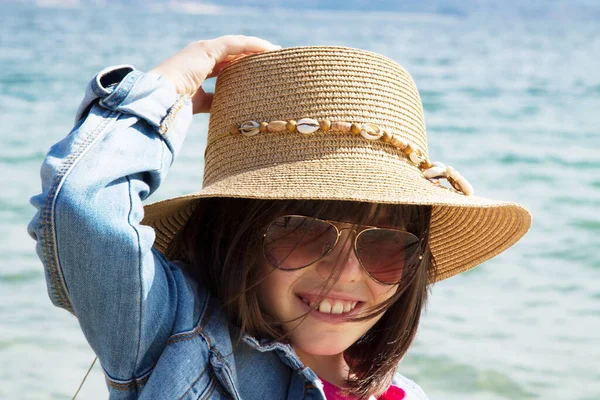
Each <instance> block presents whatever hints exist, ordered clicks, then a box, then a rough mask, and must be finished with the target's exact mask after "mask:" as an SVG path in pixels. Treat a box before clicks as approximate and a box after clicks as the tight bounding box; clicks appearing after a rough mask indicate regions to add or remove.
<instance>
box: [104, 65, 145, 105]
mask: <svg viewBox="0 0 600 400" xmlns="http://www.w3.org/2000/svg"><path fill="white" fill-rule="evenodd" d="M136 72H137V71H135V70H134V71H132V72H130V73H129V74H127V76H126V77H125V78H124V79H123V80H122V81H121V83H119V85H118V86H117V88H115V89H118V90H114V91H113V92H112V93H111V94H109V95H108V96H107V97H105V98H103V99H102V100H100V104H102V105H103V106H104V107H106V108H109V109H112V110H115V111H116V109H117V108H118V107H120V106H121V104H123V102H124V101H125V99H127V96H129V93H130V92H131V89H132V88H133V86H134V85H135V84H136V83H137V81H139V80H140V79H141V78H142V76H143V74H142V73H136ZM121 86H122V87H121ZM111 96H114V97H115V98H114V99H111V98H110V97H111ZM106 99H108V102H106V101H105V100H106Z"/></svg>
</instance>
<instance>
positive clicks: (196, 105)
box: [192, 87, 213, 114]
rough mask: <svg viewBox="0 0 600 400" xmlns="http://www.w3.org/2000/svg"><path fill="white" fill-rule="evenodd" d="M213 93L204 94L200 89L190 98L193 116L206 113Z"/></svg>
mask: <svg viewBox="0 0 600 400" xmlns="http://www.w3.org/2000/svg"><path fill="white" fill-rule="evenodd" d="M212 100H213V93H210V92H209V93H206V92H205V91H204V89H203V88H202V87H200V88H198V90H196V93H194V95H193V96H192V112H193V113H194V114H198V113H207V112H209V111H210V107H211V106H212Z"/></svg>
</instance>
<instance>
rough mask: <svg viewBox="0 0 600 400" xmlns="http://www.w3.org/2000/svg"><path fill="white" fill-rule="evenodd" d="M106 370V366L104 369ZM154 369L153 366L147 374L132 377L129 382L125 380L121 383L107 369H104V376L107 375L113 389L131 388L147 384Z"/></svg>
mask: <svg viewBox="0 0 600 400" xmlns="http://www.w3.org/2000/svg"><path fill="white" fill-rule="evenodd" d="M102 370H103V371H104V368H103V369H102ZM153 370H154V367H152V368H151V369H150V370H149V371H148V372H146V373H145V374H143V375H142V376H141V377H138V378H133V379H131V380H130V381H129V382H124V383H120V382H117V381H115V380H114V379H113V378H111V377H110V376H109V375H108V373H107V372H106V371H104V376H105V377H106V381H107V382H108V384H109V385H110V387H112V388H113V389H116V390H129V389H131V388H132V387H142V386H144V385H145V384H146V382H147V381H148V379H150V374H151V373H152V371H153Z"/></svg>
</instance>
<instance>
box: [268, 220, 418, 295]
mask: <svg viewBox="0 0 600 400" xmlns="http://www.w3.org/2000/svg"><path fill="white" fill-rule="evenodd" d="M343 225H347V226H351V227H352V226H354V225H353V224H350V223H344V222H336V221H330V220H323V219H319V218H313V217H307V216H303V215H284V216H281V217H278V218H276V219H275V220H274V221H272V222H271V223H270V224H269V225H268V227H267V230H266V232H265V234H264V242H263V252H264V256H265V259H266V260H267V261H268V262H269V263H270V264H271V265H272V266H273V267H275V268H278V269H282V270H287V271H291V270H297V269H301V268H305V267H308V266H309V265H311V264H314V263H315V262H317V261H319V260H321V259H322V258H323V257H325V256H326V255H327V254H329V253H330V252H331V250H332V249H333V248H334V247H335V245H336V244H337V242H338V241H339V238H340V236H341V234H342V231H344V230H350V231H352V232H354V234H355V237H354V243H353V248H354V253H355V254H356V257H357V258H358V260H359V261H360V264H361V265H362V267H363V268H364V270H365V271H366V272H367V273H368V274H369V275H370V276H371V278H373V279H374V280H375V281H377V282H379V283H383V284H386V285H394V284H397V283H400V281H402V276H403V273H404V270H405V264H407V263H414V257H415V255H417V254H419V253H418V252H419V250H420V247H421V246H420V244H421V241H420V240H419V238H418V237H416V236H415V235H413V234H412V233H410V232H406V231H402V230H399V229H391V228H377V227H365V228H364V229H360V230H359V231H356V230H355V229H353V228H348V227H346V228H341V229H340V228H339V226H343ZM418 258H419V259H421V258H422V255H420V254H419V257H418Z"/></svg>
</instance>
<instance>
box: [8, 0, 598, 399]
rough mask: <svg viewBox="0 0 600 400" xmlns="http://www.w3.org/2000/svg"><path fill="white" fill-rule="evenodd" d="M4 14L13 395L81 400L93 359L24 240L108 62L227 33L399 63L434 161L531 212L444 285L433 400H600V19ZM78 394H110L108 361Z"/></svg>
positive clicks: (434, 326)
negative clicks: (35, 202) (47, 169)
mask: <svg viewBox="0 0 600 400" xmlns="http://www.w3.org/2000/svg"><path fill="white" fill-rule="evenodd" d="M46 3H48V2H46ZM71 3H72V4H73V3H76V2H71ZM1 7H2V11H1V12H0V114H1V116H2V123H1V124H0V168H1V170H2V171H3V173H2V178H1V179H2V181H1V187H2V190H1V191H0V238H1V239H0V254H2V256H1V258H0V259H1V267H0V398H7V399H14V398H19V399H42V398H44V399H46V398H53V399H67V398H71V396H72V395H73V393H74V392H75V390H76V389H77V386H78V384H79V381H80V380H81V378H82V377H83V375H84V374H85V372H86V370H87V368H88V367H89V365H90V363H91V362H92V360H93V354H92V352H91V350H90V349H89V346H88V345H87V343H86V342H85V339H84V338H83V335H82V334H81V332H80V330H79V327H78V325H77V321H76V320H75V319H74V318H73V317H71V316H70V315H69V314H68V313H67V312H65V311H62V310H59V309H57V308H55V307H53V306H52V305H51V304H50V301H49V300H48V297H47V294H46V287H45V282H44V277H43V271H42V268H41V263H40V262H39V260H38V259H37V256H36V255H35V251H34V242H33V241H32V240H31V239H30V238H29V237H28V236H27V234H26V232H25V227H26V224H27V222H28V221H29V219H30V218H31V217H32V215H33V208H32V207H31V206H30V205H29V204H28V199H29V197H30V196H31V195H33V194H35V193H38V192H39V190H40V181H39V167H40V164H41V161H42V159H43V156H44V154H45V153H46V152H47V150H48V148H49V147H50V146H51V145H52V144H53V143H55V142H56V141H58V140H59V139H60V138H61V137H63V136H64V135H66V134H67V133H68V131H69V130H70V128H71V125H72V120H73V117H74V114H75V110H76V107H77V104H78V102H79V100H80V99H81V97H82V95H83V90H84V88H85V85H86V82H87V81H88V79H89V78H91V77H92V76H93V75H94V74H95V73H96V72H97V71H99V70H100V69H102V68H104V67H105V66H108V65H114V64H120V63H131V64H134V65H135V66H136V67H137V68H139V69H142V70H147V69H149V68H151V67H152V66H154V65H155V64H156V63H158V62H159V61H161V59H163V58H165V57H167V56H169V55H170V54H172V53H174V52H175V51H177V50H178V49H179V48H181V47H183V46H184V45H185V44H187V43H188V42H190V41H192V40H196V39H201V38H210V37H215V36H219V35H221V34H226V33H243V34H251V35H259V36H262V37H265V38H267V39H269V40H271V41H273V42H275V43H278V44H281V45H283V46H292V45H309V44H336V45H346V46H353V47H360V48H364V49H368V50H373V51H376V52H380V53H383V54H385V55H387V56H389V57H391V58H393V59H395V60H397V61H398V62H400V63H401V64H403V65H404V66H405V67H406V68H407V69H408V70H409V71H410V72H411V73H412V74H413V77H414V78H415V80H416V83H417V86H418V87H419V89H420V91H421V95H422V99H423V103H424V106H425V111H426V121H427V123H428V135H429V142H430V144H429V147H430V154H431V156H432V159H434V160H440V161H443V162H445V163H447V164H452V165H453V166H455V167H456V169H457V170H459V171H461V173H462V174H463V175H465V176H466V177H468V179H469V180H470V181H471V183H472V184H473V186H474V187H475V190H476V192H477V193H478V194H479V195H483V196H487V197H494V198H499V199H506V200H514V201H518V202H520V203H523V204H525V205H526V206H528V207H529V208H530V210H531V211H532V213H533V216H534V225H533V226H532V229H531V231H530V232H529V234H528V235H527V236H526V237H525V238H524V239H523V240H522V241H521V242H519V243H518V244H517V245H516V246H514V247H513V248H511V249H510V250H509V251H508V252H506V253H504V254H502V255H501V256H499V257H497V258H495V259H493V260H491V261H489V262H487V263H486V264H485V265H483V266H481V267H479V268H476V269H474V270H472V271H469V272H468V273H465V274H462V275H460V276H457V277H454V278H451V279H449V280H447V281H444V282H441V283H439V284H437V285H436V286H435V287H434V288H433V295H432V299H431V302H430V304H429V307H428V309H427V311H426V313H425V316H424V320H423V323H422V325H421V329H420V333H419V335H418V338H417V340H416V343H415V345H414V346H413V348H412V349H411V351H410V353H409V354H408V356H407V357H406V358H405V360H404V361H403V363H402V365H401V368H400V369H401V371H402V372H403V373H404V374H405V375H407V376H409V377H411V378H412V379H414V380H416V381H417V382H418V383H420V384H421V386H422V387H423V388H424V389H425V391H426V392H427V393H428V394H429V396H430V397H431V398H432V399H494V400H495V399H546V398H566V399H579V400H584V399H585V400H591V399H599V398H600V333H599V332H600V284H599V282H600V252H598V245H599V244H600V241H599V239H598V238H599V236H600V214H599V213H598V212H597V207H598V205H600V154H599V150H600V132H599V128H598V127H599V126H600V73H599V72H598V71H600V24H598V23H597V22H596V21H593V20H586V19H585V18H579V19H576V20H572V19H570V18H562V19H557V16H556V15H555V16H554V17H552V18H550V17H548V18H545V19H526V18H516V17H511V18H502V17H498V16H496V17H491V16H490V15H485V14H477V15H469V16H443V15H434V14H431V15H429V14H418V15H411V14H394V13H387V14H381V13H379V14H368V13H367V14H365V13H351V12H350V13H349V12H326V11H319V12H318V13H314V14H312V15H307V16H306V17H302V16H301V15H300V14H299V13H298V12H289V11H264V10H263V11H260V10H254V9H243V10H241V11H239V10H237V11H232V9H219V8H218V7H212V8H211V7H208V8H204V9H197V8H196V9H192V8H189V7H188V8H186V9H185V10H180V11H176V10H173V9H166V8H154V9H149V10H140V9H133V8H127V7H122V8H119V9H118V10H114V9H106V8H105V9H102V8H100V9H96V8H77V7H76V8H48V7H44V8H41V7H25V6H7V5H2V6H1ZM269 22H272V23H269ZM211 85H212V83H208V84H207V86H208V87H210V86H211ZM206 128H207V116H200V117H196V120H195V122H194V124H193V126H192V129H191V132H190V134H189V136H188V139H187V143H186V146H185V148H184V149H183V151H182V153H181V156H180V157H179V159H178V160H177V161H176V163H175V164H174V166H173V168H172V170H171V173H170V175H169V179H168V180H167V182H166V183H165V185H164V186H163V187H162V188H161V189H160V190H159V191H158V193H157V194H156V195H155V197H154V198H153V200H159V199H162V198H166V197H171V196H175V195H179V194H183V193H187V192H191V191H194V190H196V189H198V188H199V187H200V182H201V177H202V168H201V166H200V165H199V163H198V161H199V157H201V156H202V154H203V151H204V144H205V141H206ZM80 395H81V398H90V399H92V398H94V399H100V398H105V397H106V389H105V386H104V381H103V375H102V372H101V370H100V368H99V366H98V365H96V366H95V367H94V369H93V370H92V372H91V374H90V377H89V378H88V382H86V385H85V386H84V388H83V390H82V392H81V394H80Z"/></svg>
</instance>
